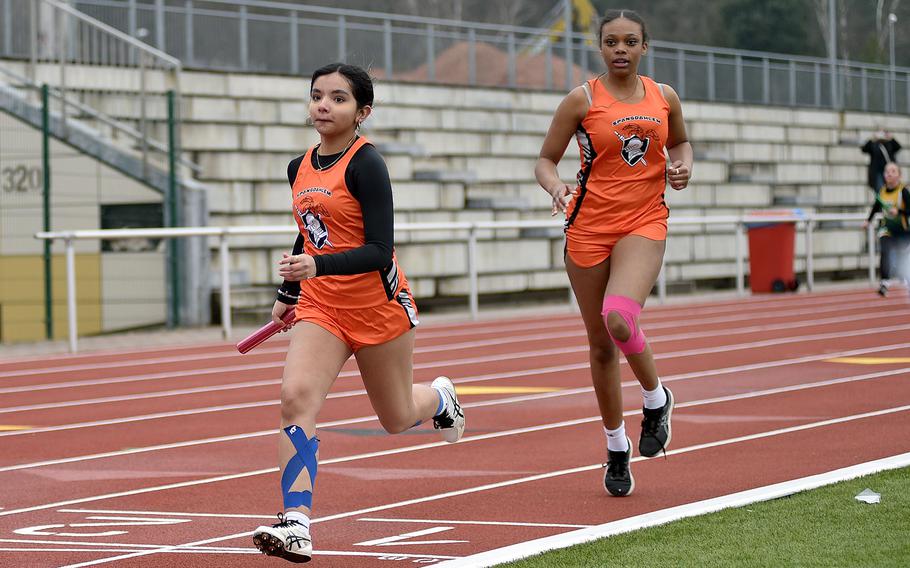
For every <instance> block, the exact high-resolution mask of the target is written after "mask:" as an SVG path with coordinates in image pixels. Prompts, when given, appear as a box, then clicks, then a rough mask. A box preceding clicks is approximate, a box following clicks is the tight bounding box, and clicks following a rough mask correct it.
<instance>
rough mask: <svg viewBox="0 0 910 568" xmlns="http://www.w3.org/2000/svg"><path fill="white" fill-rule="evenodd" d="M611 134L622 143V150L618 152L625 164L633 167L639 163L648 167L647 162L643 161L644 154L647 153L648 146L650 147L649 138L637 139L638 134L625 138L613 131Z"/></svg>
mask: <svg viewBox="0 0 910 568" xmlns="http://www.w3.org/2000/svg"><path fill="white" fill-rule="evenodd" d="M613 134H615V135H616V137H617V138H619V140H620V141H621V142H622V148H621V149H620V150H619V155H620V156H622V159H623V160H624V161H625V162H626V163H627V164H629V165H630V166H635V164H637V163H638V162H641V163H642V164H644V165H646V166H647V165H648V162H646V161H645V154H646V153H647V151H648V146H650V145H651V140H650V139H649V138H639V137H638V134H633V135H632V136H629V137H628V138H627V137H625V136H623V135H622V134H620V133H619V132H616V131H615V130H614V131H613Z"/></svg>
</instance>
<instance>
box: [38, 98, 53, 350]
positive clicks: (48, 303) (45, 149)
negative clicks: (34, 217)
mask: <svg viewBox="0 0 910 568" xmlns="http://www.w3.org/2000/svg"><path fill="white" fill-rule="evenodd" d="M49 99H50V91H49V89H48V87H47V84H46V83H45V84H44V85H42V86H41V161H42V168H43V170H44V175H43V178H44V181H43V183H44V195H43V208H44V211H43V213H44V230H45V232H48V231H50V230H51V150H50V122H51V120H50V110H49V109H50V100H49ZM51 260H52V258H51V241H50V240H49V239H45V240H44V333H45V335H46V336H47V339H53V338H54V295H53V294H54V289H53V281H52V280H51Z"/></svg>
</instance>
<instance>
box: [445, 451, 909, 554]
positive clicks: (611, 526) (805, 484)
mask: <svg viewBox="0 0 910 568" xmlns="http://www.w3.org/2000/svg"><path fill="white" fill-rule="evenodd" d="M908 465H910V453H906V454H900V455H897V456H892V457H888V458H883V459H880V460H874V461H870V462H866V463H862V464H857V465H853V466H849V467H844V468H840V469H835V470H832V471H828V472H826V473H820V474H817V475H812V476H809V477H803V478H800V479H794V480H792V481H784V482H782V483H775V484H773V485H766V486H764V487H757V488H755V489H749V490H747V491H740V492H738V493H730V494H728V495H723V496H721V497H715V498H713V499H706V500H704V501H698V502H695V503H687V504H685V505H679V506H677V507H671V508H669V509H663V510H660V511H654V512H651V513H645V514H643V515H637V516H634V517H629V518H626V519H621V520H618V521H612V522H609V523H604V524H602V525H598V526H595V527H590V528H585V529H582V530H578V531H572V532H569V533H564V534H559V535H554V536H549V537H545V538H540V539H536V540H531V541H525V542H520V543H518V544H513V545H511V546H505V547H502V548H497V549H494V550H488V551H486V552H481V553H479V554H473V555H471V556H465V557H462V558H459V559H456V560H453V561H450V562H443V563H441V564H437V565H436V566H438V567H439V568H484V567H487V566H495V565H498V564H501V563H505V562H511V561H514V560H518V559H520V558H527V557H529V556H533V555H535V554H540V553H543V552H546V551H549V550H556V549H560V548H567V547H569V546H574V545H577V544H583V543H586V542H591V541H593V540H597V539H601V538H607V537H611V536H615V535H618V534H622V533H627V532H632V531H635V530H638V529H643V528H648V527H655V526H657V525H663V524H666V523H670V522H673V521H678V520H680V519H685V518H689V517H695V516H698V515H705V514H708V513H714V512H717V511H721V510H723V509H730V508H733V507H743V506H745V505H750V504H752V503H758V502H760V501H768V500H771V499H778V498H780V497H786V496H788V495H793V494H795V493H799V492H802V491H808V490H810V489H816V488H818V487H822V486H824V485H830V484H832V483H838V482H840V481H846V480H849V479H855V478H857V477H862V476H864V475H870V474H873V473H878V472H881V471H885V470H891V469H897V468H901V467H907V466H908Z"/></svg>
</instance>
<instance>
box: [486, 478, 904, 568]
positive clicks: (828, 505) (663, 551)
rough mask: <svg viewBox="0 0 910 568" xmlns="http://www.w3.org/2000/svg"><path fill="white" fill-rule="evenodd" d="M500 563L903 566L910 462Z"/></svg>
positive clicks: (532, 566) (550, 567)
mask: <svg viewBox="0 0 910 568" xmlns="http://www.w3.org/2000/svg"><path fill="white" fill-rule="evenodd" d="M865 488H870V489H872V490H873V491H875V492H877V493H881V495H882V497H881V503H879V504H875V505H870V504H867V503H862V502H860V501H857V500H856V499H855V498H854V497H855V496H856V494H857V493H859V492H860V491H862V490H863V489H865ZM634 498H635V497H634V496H633V497H630V499H634ZM501 566H504V567H509V568H544V567H546V568H562V567H570V566H571V567H576V566H578V567H582V566H583V567H586V568H588V567H590V568H594V567H598V568H599V567H621V566H626V567H639V566H641V567H649V568H651V567H660V566H673V567H677V566H681V567H688V566H691V567H708V566H723V567H727V566H731V567H743V566H745V567H749V566H768V567H784V566H787V567H789V566H813V567H815V566H819V567H837V568H841V567H851V568H852V567H864V566H869V567H876V568H879V567H892V566H893V567H908V566H910V468H903V469H897V470H892V471H887V472H882V473H879V474H875V475H870V476H866V477H861V478H857V479H853V480H850V481H844V482H841V483H837V484H834V485H829V486H827V487H822V488H819V489H815V490H813V491H807V492H804V493H798V494H796V495H792V496H790V497H785V498H781V499H775V500H773V501H765V502H761V503H755V504H753V505H749V506H747V507H743V508H738V509H729V510H725V511H720V512H718V513H712V514H708V515H702V516H698V517H692V518H689V519H683V520H680V521H676V522H673V523H668V524H666V525H662V526H658V527H653V528H648V529H642V530H638V531H635V532H631V533H627V534H622V535H617V536H613V537H610V538H606V539H601V540H598V541H595V542H592V543H588V544H585V545H579V546H575V547H572V548H567V549H563V550H558V551H553V552H549V553H546V554H542V555H538V556H534V557H531V558H528V559H526V560H521V561H517V562H512V563H508V564H503V565H501Z"/></svg>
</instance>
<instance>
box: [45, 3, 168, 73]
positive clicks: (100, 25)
mask: <svg viewBox="0 0 910 568" xmlns="http://www.w3.org/2000/svg"><path fill="white" fill-rule="evenodd" d="M41 2H43V3H45V4H49V5H51V6H53V7H55V8H57V9H59V10H63V11H64V12H66V13H68V14H69V15H71V16H73V17H74V18H76V19H78V20H80V21H82V22H83V23H85V24H86V25H88V26H90V27H93V28H96V29H98V30H101V31H102V32H104V33H106V34H108V35H112V36H114V37H116V38H117V39H119V40H121V41H123V42H126V43H128V44H130V45H131V46H133V47H135V48H136V49H138V50H139V51H142V52H145V53H147V54H149V55H151V56H152V57H154V58H155V59H157V60H159V61H162V62H164V63H166V64H167V66H166V67H169V68H171V69H173V70H175V71H179V70H180V67H181V63H180V60H179V59H177V58H176V57H172V56H170V55H168V54H167V53H165V52H163V51H161V50H160V49H156V48H154V47H152V46H150V45H148V44H146V43H142V42H141V41H139V40H137V39H135V38H133V37H131V36H130V35H129V34H126V33H123V32H122V31H120V30H118V29H117V28H115V27H113V26H109V25H107V24H105V23H104V22H102V21H100V20H96V19H95V18H92V17H89V16H87V15H86V14H83V13H82V12H80V11H79V10H76V9H75V8H73V7H72V6H70V5H68V4H64V3H63V2H59V1H58V0H41Z"/></svg>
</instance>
